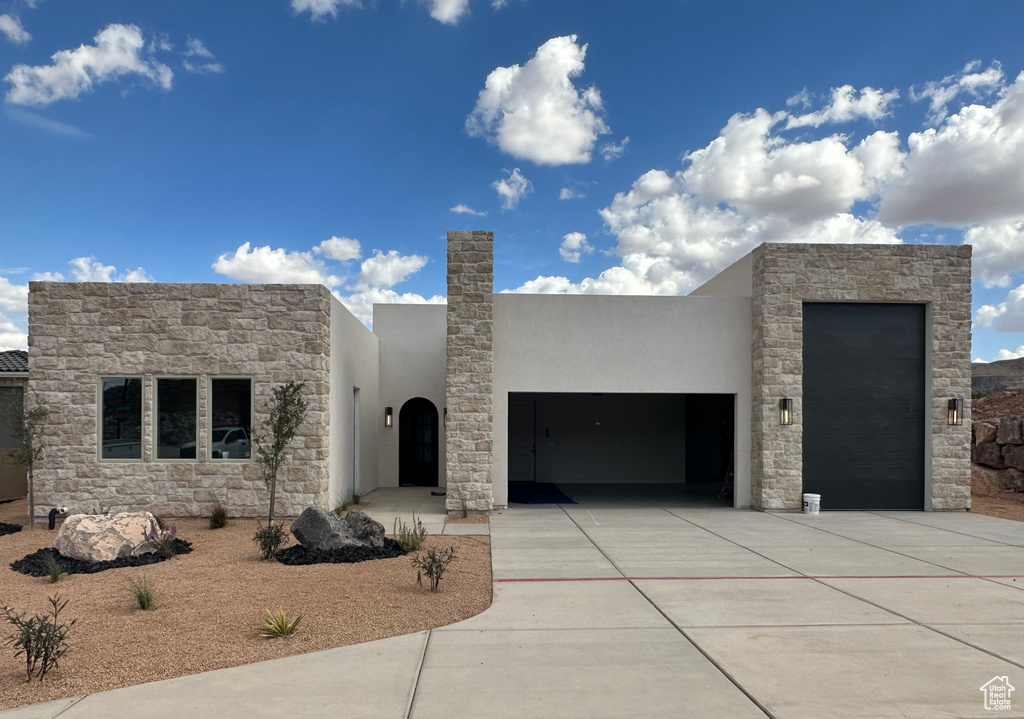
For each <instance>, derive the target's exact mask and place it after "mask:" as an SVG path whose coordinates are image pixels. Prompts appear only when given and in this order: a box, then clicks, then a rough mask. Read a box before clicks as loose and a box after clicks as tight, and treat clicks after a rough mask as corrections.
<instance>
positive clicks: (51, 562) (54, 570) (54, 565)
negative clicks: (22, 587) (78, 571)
mask: <svg viewBox="0 0 1024 719" xmlns="http://www.w3.org/2000/svg"><path fill="white" fill-rule="evenodd" d="M46 571H47V572H48V573H49V575H50V582H51V583H52V584H56V583H57V582H58V581H60V578H61V577H62V576H63V575H64V566H63V565H62V564H61V563H60V560H59V559H57V557H56V556H54V555H53V553H52V552H48V553H47V555H46Z"/></svg>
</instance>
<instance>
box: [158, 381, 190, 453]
mask: <svg viewBox="0 0 1024 719" xmlns="http://www.w3.org/2000/svg"><path fill="white" fill-rule="evenodd" d="M156 412H157V428H156V456H157V459H179V458H181V459H190V458H194V457H195V456H196V380H195V379H158V380H157V381H156Z"/></svg>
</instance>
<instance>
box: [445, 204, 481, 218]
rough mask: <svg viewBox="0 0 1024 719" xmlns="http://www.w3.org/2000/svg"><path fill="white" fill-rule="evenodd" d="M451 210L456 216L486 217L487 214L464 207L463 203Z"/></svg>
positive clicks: (467, 206)
mask: <svg viewBox="0 0 1024 719" xmlns="http://www.w3.org/2000/svg"><path fill="white" fill-rule="evenodd" d="M449 209H450V211H451V212H454V213H455V214H456V215H476V216H477V217H483V216H484V215H486V214H487V213H486V212H477V211H476V210H474V209H473V208H472V207H470V206H469V205H463V204H461V203H460V204H458V205H456V206H455V207H452V208H449Z"/></svg>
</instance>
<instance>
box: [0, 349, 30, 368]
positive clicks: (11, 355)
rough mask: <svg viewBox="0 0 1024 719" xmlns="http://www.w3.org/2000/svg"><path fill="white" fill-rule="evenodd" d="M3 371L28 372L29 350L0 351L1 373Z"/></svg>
mask: <svg viewBox="0 0 1024 719" xmlns="http://www.w3.org/2000/svg"><path fill="white" fill-rule="evenodd" d="M2 372H28V352H26V351H25V350H10V351H8V352H0V373H2Z"/></svg>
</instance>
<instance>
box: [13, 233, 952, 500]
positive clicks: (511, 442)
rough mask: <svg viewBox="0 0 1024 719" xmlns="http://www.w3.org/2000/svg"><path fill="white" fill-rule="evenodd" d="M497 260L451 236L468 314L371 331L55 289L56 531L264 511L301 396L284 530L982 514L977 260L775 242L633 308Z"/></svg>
mask: <svg viewBox="0 0 1024 719" xmlns="http://www.w3.org/2000/svg"><path fill="white" fill-rule="evenodd" d="M493 243H494V238H493V234H492V233H489V232H462V231H458V232H449V234H448V304H447V306H445V305H376V306H375V307H374V313H373V330H372V331H371V330H369V329H367V328H366V327H365V326H364V325H363V324H361V323H360V322H359V321H358V320H356V318H355V317H354V316H353V315H352V314H351V313H349V311H348V310H347V309H346V308H345V307H344V306H343V305H342V304H341V303H340V302H339V301H338V300H337V299H336V298H334V297H333V296H332V295H331V294H330V292H328V290H327V289H326V288H324V287H321V286H313V285H246V284H161V283H155V284H109V283H57V282H33V283H31V284H30V291H29V363H28V364H29V372H28V376H29V386H30V388H31V391H32V394H33V396H34V397H35V398H37V399H38V401H41V402H45V403H46V404H47V405H48V406H49V407H50V408H51V421H52V426H51V427H50V428H49V429H48V434H49V435H50V437H51V438H53V440H54V441H53V443H52V445H51V447H50V448H49V450H48V452H47V455H46V458H45V460H44V462H43V466H42V467H40V468H39V471H38V472H37V480H36V481H37V489H36V496H37V507H38V508H37V511H38V512H39V513H40V516H43V515H45V513H46V512H47V511H49V509H50V507H51V506H54V505H62V506H69V507H71V508H72V510H95V509H100V508H104V509H126V508H136V507H147V508H151V509H153V510H154V511H156V512H158V513H162V514H168V515H195V514H201V513H205V512H208V511H209V508H210V506H211V505H212V504H213V502H214V501H221V502H223V503H224V505H225V506H226V507H227V508H228V509H229V511H230V512H231V513H232V514H235V515H242V516H247V515H253V516H256V515H259V514H261V513H262V512H263V511H264V508H265V505H266V494H265V492H264V491H263V488H262V485H261V484H260V483H259V480H258V478H257V474H256V471H255V467H254V465H253V463H252V461H251V458H250V456H249V455H250V447H251V433H252V429H253V428H254V427H256V426H257V425H258V424H259V422H260V421H261V418H262V407H263V403H264V401H265V400H266V399H267V397H268V396H269V394H270V391H271V389H272V388H273V387H274V386H275V385H277V384H279V383H283V382H286V381H288V380H297V381H303V382H305V383H306V392H307V397H308V399H309V401H310V414H309V421H308V422H307V423H306V424H305V425H304V426H303V427H302V430H301V432H300V436H299V437H298V438H297V439H296V442H295V444H294V445H293V446H294V450H293V453H292V458H291V460H290V461H289V463H288V465H287V468H286V469H285V473H286V474H285V476H284V478H283V481H282V482H281V483H280V489H279V495H278V502H279V506H280V510H279V511H282V512H284V513H289V512H291V513H294V512H298V511H301V509H302V508H303V507H304V506H306V505H308V504H310V503H319V504H321V505H325V506H326V505H333V504H336V503H339V502H341V501H343V500H345V499H348V498H349V497H351V496H352V494H353V493H354V492H355V493H366V492H368V491H369V490H371V489H374V488H376V487H389V486H400V485H419V486H438V487H444V488H446V491H447V497H446V502H447V506H448V508H449V509H450V510H457V509H459V508H460V507H461V506H462V505H463V504H465V506H466V507H467V508H468V509H470V510H473V511H486V510H489V509H492V508H494V507H501V506H504V505H506V504H507V503H508V501H509V486H510V483H513V485H512V486H521V485H519V484H518V483H522V482H540V483H549V482H553V483H558V484H559V485H562V486H565V485H571V484H572V483H580V482H583V483H597V482H601V483H611V484H616V485H618V487H619V488H620V489H621V491H622V492H623V493H625V494H628V493H629V491H630V487H631V486H634V485H639V484H652V483H665V484H675V485H685V486H692V487H695V488H696V487H700V486H703V488H704V489H706V490H708V491H709V492H712V493H717V492H718V490H719V488H720V487H721V486H722V485H723V480H724V481H726V482H727V483H728V484H731V498H732V499H731V501H732V503H733V505H734V506H736V507H754V508H758V509H764V510H793V509H798V508H799V507H800V506H801V495H802V493H804V492H818V493H820V494H821V495H822V504H823V506H824V507H825V508H832V509H920V510H953V509H966V508H968V507H969V506H970V458H969V444H970V422H969V421H966V422H965V421H964V420H965V418H966V419H969V417H967V415H968V413H969V398H970V389H971V385H970V383H971V369H970V341H971V335H970V331H971V330H970V327H971V312H970V306H971V295H970V292H971V284H970V283H971V266H970V261H971V260H970V250H971V248H970V247H969V246H948V245H837V244H765V245H761V246H760V247H757V248H756V249H755V250H754V251H753V252H751V253H750V254H749V255H747V256H745V257H743V258H742V259H740V260H739V261H738V262H736V263H735V264H734V265H732V266H731V267H729V268H727V269H726V270H724V271H723V272H722V273H720V274H719V275H718V276H716V277H715V278H713V279H711V280H710V281H708V282H707V283H705V284H704V285H703V286H701V287H699V288H697V289H696V290H694V291H693V292H691V293H690V294H689V295H688V296H684V297H635V296H629V297H623V296H582V295H575V296H565V295H522V294H504V293H502V294H494V292H493Z"/></svg>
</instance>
